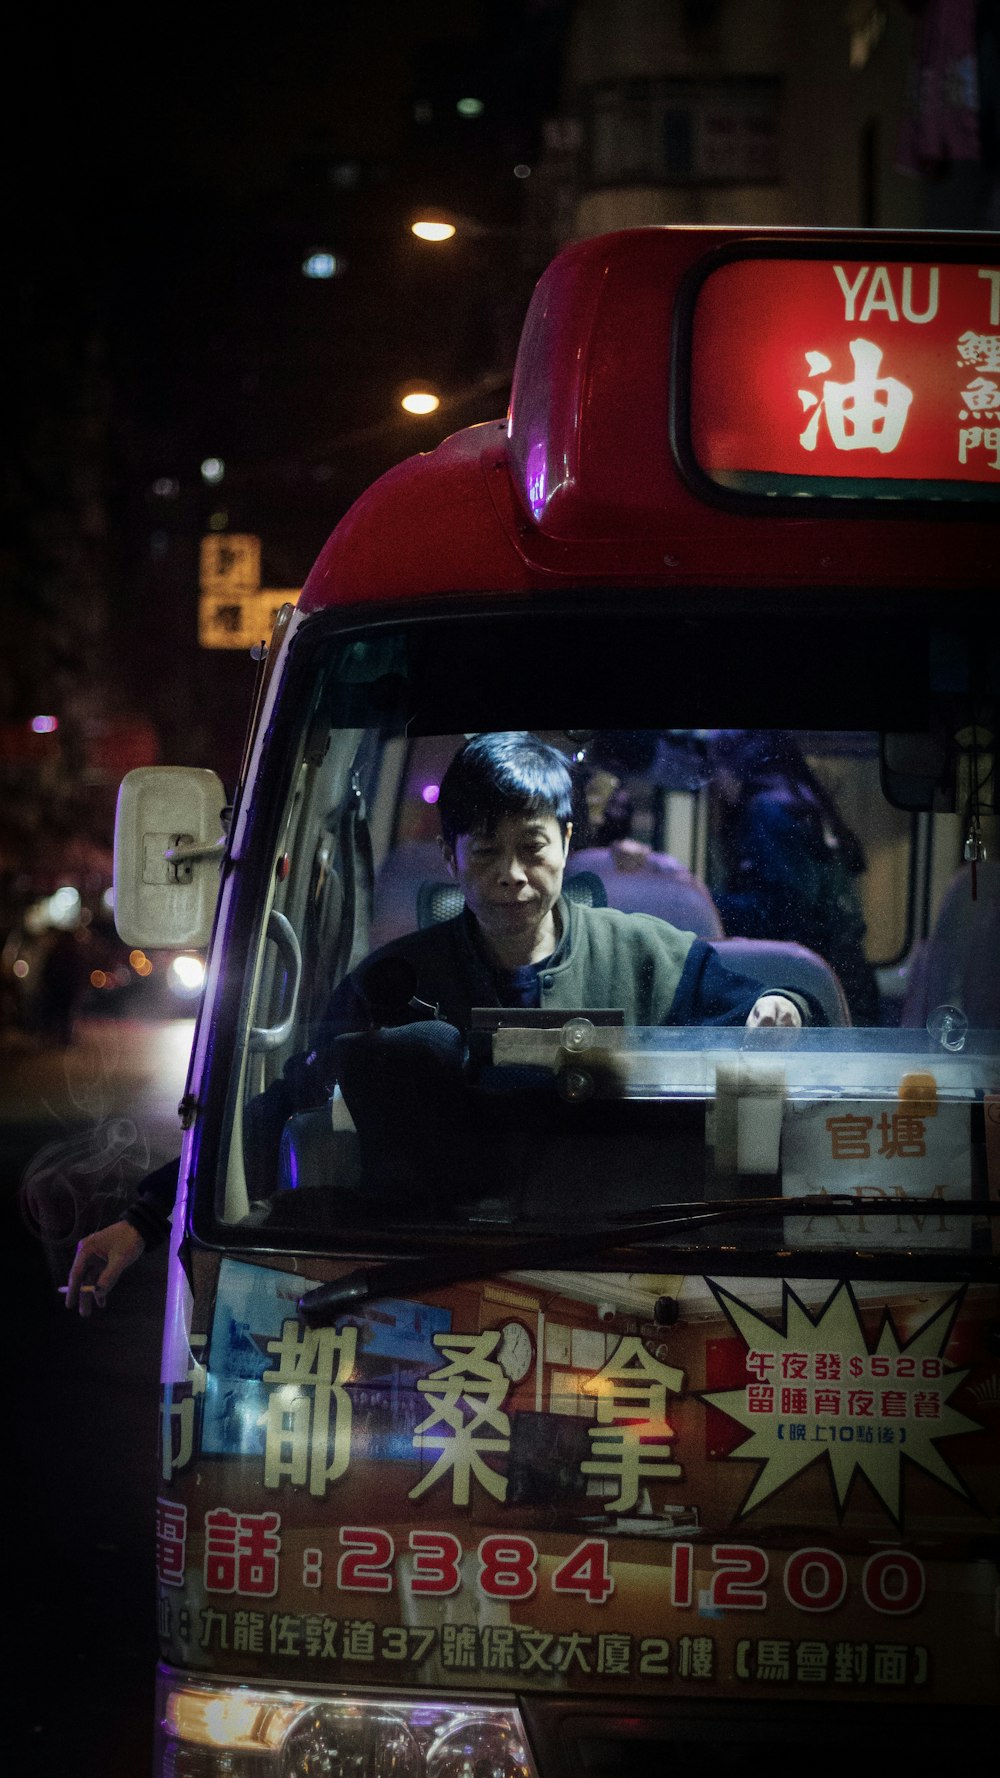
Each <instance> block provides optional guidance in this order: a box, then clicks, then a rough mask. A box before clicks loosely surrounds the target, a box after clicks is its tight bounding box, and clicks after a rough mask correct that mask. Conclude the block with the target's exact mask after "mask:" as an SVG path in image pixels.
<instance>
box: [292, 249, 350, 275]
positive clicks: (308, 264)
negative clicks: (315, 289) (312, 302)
mask: <svg viewBox="0 0 1000 1778" xmlns="http://www.w3.org/2000/svg"><path fill="white" fill-rule="evenodd" d="M343 270H344V261H343V260H342V259H341V258H339V256H338V255H337V254H336V253H330V252H328V251H327V249H326V248H317V249H316V251H315V252H314V253H310V254H309V255H308V256H307V257H306V258H305V259H304V260H303V261H302V275H303V277H304V278H338V277H339V276H340V274H341V272H342V271H343Z"/></svg>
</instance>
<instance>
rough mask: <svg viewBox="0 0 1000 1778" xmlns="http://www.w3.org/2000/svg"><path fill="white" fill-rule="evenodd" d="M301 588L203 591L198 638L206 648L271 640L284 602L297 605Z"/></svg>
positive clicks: (244, 646) (240, 646)
mask: <svg viewBox="0 0 1000 1778" xmlns="http://www.w3.org/2000/svg"><path fill="white" fill-rule="evenodd" d="M298 596H299V589H298V587H289V588H266V589H259V590H257V591H254V592H234V591H230V590H228V589H223V590H220V591H219V592H202V594H201V597H200V599H199V601H198V641H199V643H200V644H201V646H202V648H244V649H246V648H252V647H253V646H254V644H255V643H257V642H267V641H269V639H270V636H271V632H272V630H273V629H274V623H275V619H276V617H277V615H278V612H279V611H280V610H281V607H282V606H283V605H294V604H295V601H296V599H297V598H298Z"/></svg>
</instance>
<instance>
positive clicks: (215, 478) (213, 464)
mask: <svg viewBox="0 0 1000 1778" xmlns="http://www.w3.org/2000/svg"><path fill="white" fill-rule="evenodd" d="M225 473H226V465H225V464H224V463H223V461H222V458H221V457H206V458H205V459H204V461H203V463H202V466H201V479H202V481H205V482H211V483H212V484H213V485H214V484H215V483H216V482H221V480H222V478H223V476H224V475H225Z"/></svg>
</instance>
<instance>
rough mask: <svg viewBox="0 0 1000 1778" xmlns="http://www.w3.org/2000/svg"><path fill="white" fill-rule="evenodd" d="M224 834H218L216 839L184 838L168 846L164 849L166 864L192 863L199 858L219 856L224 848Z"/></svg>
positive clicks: (225, 842)
mask: <svg viewBox="0 0 1000 1778" xmlns="http://www.w3.org/2000/svg"><path fill="white" fill-rule="evenodd" d="M226 844H227V841H226V836H225V834H224V833H223V834H220V835H219V837H218V839H217V840H212V841H210V842H206V841H204V840H185V841H184V842H183V843H181V844H178V845H176V846H168V847H167V848H166V850H165V851H164V854H163V856H164V859H165V860H166V862H167V864H193V863H194V862H195V861H196V860H197V859H199V858H221V857H222V855H223V853H224V852H225V850H226Z"/></svg>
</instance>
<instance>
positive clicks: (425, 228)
mask: <svg viewBox="0 0 1000 1778" xmlns="http://www.w3.org/2000/svg"><path fill="white" fill-rule="evenodd" d="M410 233H411V235H416V237H417V240H418V241H450V240H451V238H452V236H453V235H454V234H455V233H456V229H455V224H454V223H453V222H432V221H431V220H429V219H426V220H425V219H423V218H421V219H420V220H419V221H417V222H411V224H410Z"/></svg>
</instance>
